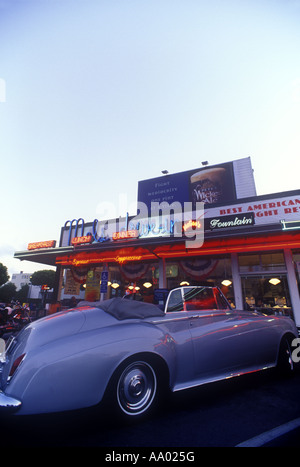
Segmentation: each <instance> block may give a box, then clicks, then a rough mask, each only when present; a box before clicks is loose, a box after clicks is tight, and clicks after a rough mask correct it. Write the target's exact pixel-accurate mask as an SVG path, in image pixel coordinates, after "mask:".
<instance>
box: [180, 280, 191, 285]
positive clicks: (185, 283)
mask: <svg viewBox="0 0 300 467" xmlns="http://www.w3.org/2000/svg"><path fill="white" fill-rule="evenodd" d="M179 285H190V283H189V282H187V281H182V282H180V284H179Z"/></svg>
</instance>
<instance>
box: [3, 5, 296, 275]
mask: <svg viewBox="0 0 300 467" xmlns="http://www.w3.org/2000/svg"><path fill="white" fill-rule="evenodd" d="M299 50H300V1H298V0H209V1H202V0H0V155H1V167H2V170H1V174H2V177H1V191H2V196H1V227H2V228H1V231H0V262H1V263H3V264H4V265H6V266H7V267H8V269H9V274H12V273H13V272H19V271H20V270H23V271H25V272H30V273H31V272H34V271H35V270H37V269H41V268H42V269H44V268H47V267H45V266H42V267H41V266H37V265H35V264H33V263H29V262H25V263H21V262H20V261H19V260H15V259H13V255H14V252H15V251H19V250H24V249H26V248H27V244H28V243H29V242H35V241H42V240H52V239H56V240H58V239H59V235H60V228H61V227H62V226H63V225H64V223H65V221H66V220H67V219H72V218H79V217H82V218H84V219H85V220H86V221H92V220H93V219H94V218H100V217H101V214H102V212H101V210H102V207H103V203H104V202H109V203H113V205H114V206H115V211H116V215H117V216H118V215H123V214H124V211H126V209H127V208H128V210H129V211H131V213H132V214H134V205H135V203H136V198H137V186H138V181H139V180H144V179H148V178H153V177H156V176H160V175H161V171H162V170H163V169H167V170H168V171H169V172H170V173H176V172H181V171H185V170H189V169H194V168H198V167H201V162H202V161H208V162H209V164H210V165H213V164H218V163H223V162H227V161H232V160H235V159H240V158H243V157H248V156H250V157H251V161H252V166H253V169H254V176H255V181H256V188H257V194H258V195H261V194H266V193H277V192H283V191H289V190H295V189H299V188H300V186H299V185H300V184H299V168H300V162H299V155H300V131H299V124H300V55H299ZM112 214H113V215H114V213H112Z"/></svg>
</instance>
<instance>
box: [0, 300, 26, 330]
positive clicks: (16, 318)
mask: <svg viewBox="0 0 300 467" xmlns="http://www.w3.org/2000/svg"><path fill="white" fill-rule="evenodd" d="M29 311H30V310H29V308H28V307H22V306H20V305H17V306H16V307H15V308H13V309H11V308H9V307H7V308H2V309H1V310H0V338H1V337H2V336H4V335H5V334H12V333H14V334H15V333H18V332H19V331H20V330H21V329H22V328H23V327H24V326H26V325H27V324H29V323H30V322H31V317H30V314H29Z"/></svg>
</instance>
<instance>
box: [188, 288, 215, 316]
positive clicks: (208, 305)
mask: <svg viewBox="0 0 300 467" xmlns="http://www.w3.org/2000/svg"><path fill="white" fill-rule="evenodd" d="M184 302H185V309H186V311H194V310H216V309H217V308H218V307H217V303H216V299H215V296H214V292H213V289H210V288H207V287H205V288H204V287H203V288H200V289H199V288H192V287H191V288H186V287H184Z"/></svg>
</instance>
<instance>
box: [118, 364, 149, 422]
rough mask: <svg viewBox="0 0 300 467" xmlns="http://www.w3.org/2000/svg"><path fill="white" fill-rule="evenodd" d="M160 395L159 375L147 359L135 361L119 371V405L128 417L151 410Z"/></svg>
mask: <svg viewBox="0 0 300 467" xmlns="http://www.w3.org/2000/svg"><path fill="white" fill-rule="evenodd" d="M157 395H158V387H157V376H156V372H155V369H154V368H153V366H152V365H151V364H150V363H148V362H146V361H134V362H131V363H129V364H128V365H126V366H125V368H124V369H122V371H119V374H118V379H117V387H116V396H117V406H118V408H119V409H120V410H121V411H122V412H123V413H124V414H125V415H127V416H128V417H132V416H137V415H142V414H143V413H146V412H149V411H150V409H151V408H152V407H153V405H154V403H155V402H156V399H157Z"/></svg>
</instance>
